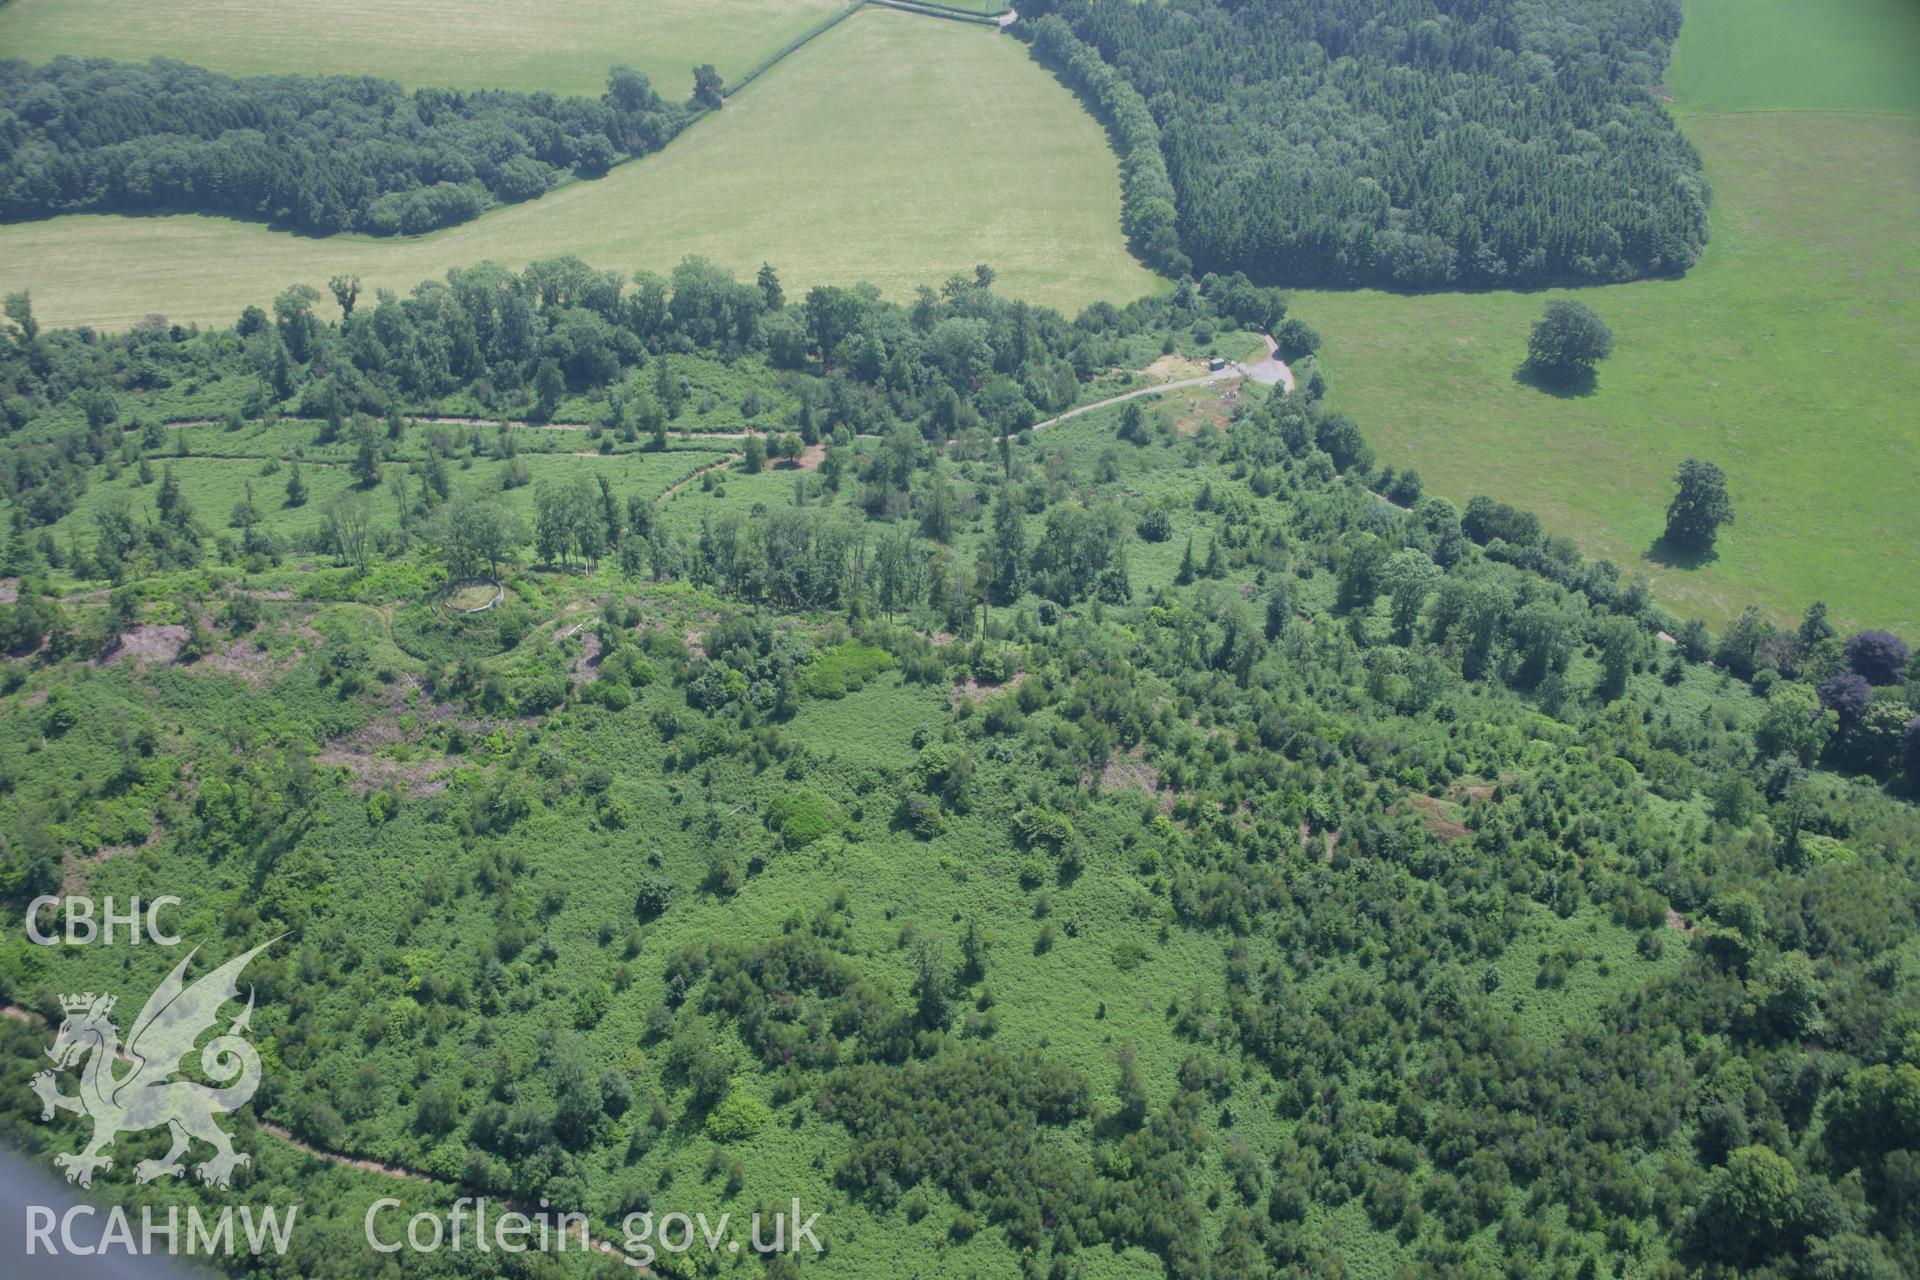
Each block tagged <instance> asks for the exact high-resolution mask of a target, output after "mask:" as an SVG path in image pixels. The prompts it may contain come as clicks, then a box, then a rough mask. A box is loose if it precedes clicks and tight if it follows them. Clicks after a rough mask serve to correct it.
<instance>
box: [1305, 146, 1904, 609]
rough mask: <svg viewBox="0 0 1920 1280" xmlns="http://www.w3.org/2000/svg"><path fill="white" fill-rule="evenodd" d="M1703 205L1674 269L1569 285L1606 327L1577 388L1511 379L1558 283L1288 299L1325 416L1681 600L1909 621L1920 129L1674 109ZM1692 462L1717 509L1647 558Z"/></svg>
mask: <svg viewBox="0 0 1920 1280" xmlns="http://www.w3.org/2000/svg"><path fill="white" fill-rule="evenodd" d="M1687 131H1688V133H1689V135H1690V136H1691V137H1692V138H1693V140H1694V141H1695V143H1696V144H1697V145H1698V146H1699V147H1700V148H1701V150H1702V152H1703V154H1704V155H1705V157H1706V160H1707V172H1708V174H1709V175H1710V176H1711V177H1712V179H1713V181H1714V186H1715V190H1716V202H1715V206H1714V212H1713V220H1714V231H1713V237H1712V239H1711V240H1710V241H1709V243H1708V245H1707V251H1706V253H1705V255H1704V256H1703V257H1702V259H1701V261H1700V263H1699V265H1697V266H1696V267H1694V269H1693V270H1692V271H1690V272H1688V273H1687V275H1686V277H1685V278H1684V279H1680V280H1673V281H1642V282H1638V283H1634V284H1628V285H1617V286H1611V287H1607V288H1602V289H1586V290H1581V291H1579V292H1578V293H1577V295H1568V296H1577V297H1578V298H1579V299H1580V301H1582V302H1585V303H1586V304H1587V305H1588V306H1590V307H1592V308H1593V309H1594V310H1595V311H1596V312H1598V313H1599V315H1600V317H1601V318H1602V319H1603V320H1605V321H1606V322H1607V324H1608V325H1609V326H1611V327H1612V329H1613V334H1614V343H1615V346H1614V355H1613V358H1612V359H1611V360H1609V361H1607V362H1605V363H1604V364H1602V365H1601V366H1600V371H1599V378H1598V383H1597V386H1596V388H1595V389H1594V391H1593V393H1592V394H1591V395H1584V396H1569V397H1558V396H1554V395H1549V394H1546V393H1545V392H1542V391H1540V390H1537V389H1535V388H1534V387H1532V386H1529V385H1527V384H1525V383H1522V382H1520V381H1517V380H1516V379H1515V378H1514V377H1513V373H1514V370H1515V368H1516V367H1517V366H1518V365H1519V364H1520V362H1521V361H1522V360H1523V359H1524V358H1525V355H1526V341H1527V332H1528V329H1529V328H1530V326H1531V325H1532V323H1533V321H1534V320H1535V319H1536V318H1537V317H1538V316H1539V314H1540V311H1541V308H1542V307H1543V306H1544V305H1545V303H1546V302H1547V301H1548V299H1549V298H1551V297H1557V296H1563V295H1561V294H1559V293H1552V294H1530V293H1486V294H1432V295H1426V296H1419V297H1408V296H1400V295H1394V294H1386V293H1379V292H1371V291H1368V292H1355V293H1302V294H1300V295H1298V296H1297V297H1296V299H1295V304H1296V307H1297V310H1298V313H1299V314H1300V315H1302V316H1304V317H1305V318H1306V319H1307V320H1308V322H1309V323H1311V324H1312V325H1314V327H1315V328H1317V329H1319V330H1320V331H1321V333H1322V334H1324V335H1325V337H1326V347H1325V349H1324V351H1323V353H1322V357H1321V359H1322V366H1323V368H1325V369H1326V371H1327V376H1328V382H1329V385H1330V391H1329V397H1330V399H1331V402H1332V404H1333V406H1334V407H1336V408H1338V409H1341V410H1343V411H1345V412H1347V413H1349V414H1350V415H1352V416H1353V418H1354V419H1355V420H1356V421H1357V422H1359V423H1360V424H1361V426H1362V427H1363V428H1365V430H1366V433H1367V436H1368V438H1369V440H1371V441H1372V443H1373V444H1374V446H1375V448H1376V449H1378V450H1379V452H1380V456H1381V459H1382V461H1383V462H1386V463H1391V464H1394V465H1397V466H1400V467H1403V468H1404V467H1409V466H1411V467H1414V468H1416V469H1418V470H1419V472H1420V475H1421V477H1422V479H1424V480H1425V481H1426V484H1427V488H1428V490H1429V491H1430V492H1433V493H1438V494H1441V495H1444V496H1446V497H1449V498H1452V499H1454V500H1455V501H1456V502H1464V501H1465V499H1467V498H1468V497H1470V496H1472V495H1473V494H1477V493H1485V494H1490V495H1492V496H1495V497H1498V498H1501V499H1503V500H1505V501H1509V502H1513V503H1516V504H1518V505H1521V506H1524V507H1528V508H1531V509H1532V510H1534V511H1537V512H1538V513H1539V515H1540V517H1541V518H1542V519H1543V520H1544V521H1545V522H1546V524H1547V526H1548V527H1549V528H1550V529H1553V530H1555V531H1558V532H1561V533H1565V534H1568V535H1570V536H1572V537H1574V538H1576V539H1577V540H1578V541H1579V542H1580V543H1581V545H1582V546H1583V547H1584V548H1585V549H1586V550H1587V551H1589V552H1590V553H1592V554H1595V555H1603V556H1607V557H1609V558H1611V559H1613V560H1614V561H1616V562H1617V563H1619V564H1620V565H1621V566H1622V567H1623V568H1624V569H1626V570H1627V571H1628V572H1637V573H1645V574H1647V575H1648V576H1649V577H1650V578H1651V579H1652V580H1653V582H1654V585H1655V587H1656V589H1657V591H1658V594H1659V595H1660V597H1661V598H1662V599H1663V600H1665V601H1666V602H1668V603H1669V604H1670V605H1671V606H1673V607H1674V608H1676V609H1678V610H1680V611H1682V612H1683V613H1687V614H1693V615H1698V616H1701V617H1704V618H1706V619H1707V620H1708V621H1710V622H1715V623H1718V622H1724V621H1725V620H1726V619H1727V618H1728V617H1730V616H1731V615H1733V614H1735V613H1738V612H1739V611H1740V610H1741V609H1742V608H1743V607H1745V605H1746V604H1747V603H1748V602H1750V601H1753V602H1758V603H1760V604H1761V605H1762V606H1763V607H1765V608H1767V609H1768V610H1769V611H1771V612H1772V613H1773V614H1774V615H1776V616H1777V617H1779V618H1781V619H1787V618H1789V617H1791V616H1793V615H1796V614H1798V613H1799V612H1800V611H1801V610H1803V609H1804V608H1805V607H1806V606H1807V604H1808V603H1810V602H1811V601H1813V600H1814V599H1816V598H1819V599H1825V600H1826V601H1827V603H1828V604H1829V605H1831V606H1832V608H1833V610H1834V612H1835V614H1836V615H1837V616H1838V617H1840V618H1842V619H1844V620H1845V621H1846V622H1848V623H1849V624H1859V625H1869V624H1871V625H1876V626H1886V627H1892V628H1895V629H1896V630H1901V631H1905V632H1908V633H1911V632H1912V631H1914V630H1915V628H1916V627H1920V579H1916V578H1915V577H1914V576H1913V575H1911V574H1898V573H1889V572H1887V571H1886V557H1887V556H1888V555H1889V554H1890V552H1891V550H1892V549H1893V548H1895V547H1899V546H1906V545H1911V544H1912V542H1913V540H1914V538H1915V537H1916V536H1920V504H1916V503H1915V501H1914V499H1913V495H1914V493H1915V484H1916V481H1920V439H1917V438H1916V429H1915V422H1916V417H1915V411H1914V405H1915V403H1916V402H1917V400H1920V302H1916V299H1920V231H1916V228H1920V120H1914V119H1909V118H1903V117H1899V116H1862V115H1839V114H1831V113H1811V112H1809V113H1791V114H1777V115H1771V114H1769V115H1753V114H1715V115H1697V116H1691V117H1689V118H1688V120H1687ZM1689 455H1697V456H1699V457H1703V458H1707V459H1710V460H1711V461H1713V462H1715V463H1717V464H1719V465H1720V466H1721V467H1722V468H1724V469H1725V471H1726V473H1727V476H1728V484H1729V487H1730V489H1731V492H1732V496H1733V502H1734V506H1735V508H1736V511H1737V513H1738V514H1737V523H1735V524H1734V525H1733V526H1732V527H1731V528H1729V529H1727V530H1725V531H1724V532H1723V533H1722V534H1721V537H1720V542H1719V552H1718V556H1717V558H1715V559H1714V560H1713V561H1711V562H1710V563H1708V564H1705V565H1702V566H1700V567H1697V568H1690V569H1687V568H1678V567H1671V566H1668V565H1663V564H1661V563H1658V562H1657V561H1655V560H1653V559H1651V558H1650V549H1651V547H1652V545H1653V542H1654V540H1655V539H1656V538H1658V537H1659V536H1660V532H1661V529H1662V527H1663V525H1664V521H1665V510H1666V503H1667V499H1668V498H1669V497H1671V496H1672V491H1673V484H1672V476H1673V474H1674V472H1675V470H1676V469H1677V468H1678V466H1679V464H1680V462H1681V460H1682V459H1684V458H1686V457H1687V456H1689Z"/></svg>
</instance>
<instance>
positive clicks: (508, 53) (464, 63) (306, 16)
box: [0, 0, 846, 98]
mask: <svg viewBox="0 0 1920 1280" xmlns="http://www.w3.org/2000/svg"><path fill="white" fill-rule="evenodd" d="M845 2H846V0H625V2H624V3H623V2H622V0H408V2H407V3H405V4H382V3H379V0H316V2H315V3H311V4H301V5H258V4H248V3H245V2H244V0H13V3H11V4H8V5H6V6H4V7H0V51H4V53H5V55H6V56H7V57H10V58H25V59H27V60H28V61H31V62H44V61H46V60H47V59H48V58H52V57H55V56H56V55H59V54H71V55H74V56H76V57H94V58H118V59H120V60H121V61H123V62H145V61H146V60H147V59H148V58H174V59H178V60H179V61H181V62H190V63H193V64H195V65H196V66H203V67H208V68H210V69H212V70H214V71H221V72H225V73H226V74H228V75H267V74H300V75H326V74H338V75H369V76H383V77H386V78H388V79H392V80H398V81H400V82H401V83H402V84H406V85H410V86H422V85H443V86H447V87H450V88H457V89H521V90H527V91H532V90H538V89H547V90H551V91H552V92H554V93H577V94H586V95H589V96H594V97H597V96H599V94H600V93H601V92H602V91H603V90H604V89H605V88H606V79H607V68H608V67H611V66H614V65H616V64H621V63H624V64H626V65H628V66H631V67H634V68H636V69H638V70H640V71H642V72H644V73H645V74H646V76H647V77H648V78H649V79H650V80H652V81H653V84H654V87H655V88H656V89H658V90H659V91H660V92H661V93H662V94H664V95H665V96H667V97H669V98H685V97H687V96H688V95H690V94H691V93H692V92H693V68H694V67H696V66H698V65H699V64H701V63H704V62H711V63H712V64H713V65H714V67H715V68H716V69H717V70H718V71H719V72H720V74H721V76H722V77H724V78H725V79H726V80H728V81H729V82H730V81H732V80H733V78H734V77H735V76H738V75H740V74H741V73H743V72H745V71H747V70H748V69H749V68H751V67H752V66H753V65H754V64H755V63H757V62H759V61H760V60H761V59H762V58H765V57H767V56H769V55H771V54H772V53H774V52H775V51H776V50H778V49H779V48H780V47H781V46H782V45H784V44H786V43H787V42H788V41H790V40H793V39H795V38H796V37H798V36H800V35H801V34H803V33H804V32H805V31H806V30H807V28H809V27H811V26H813V25H814V24H815V23H817V22H820V21H822V20H823V19H825V18H827V17H828V16H830V15H831V14H832V13H833V12H834V11H835V10H837V9H839V8H841V7H842V6H843V5H844V4H845Z"/></svg>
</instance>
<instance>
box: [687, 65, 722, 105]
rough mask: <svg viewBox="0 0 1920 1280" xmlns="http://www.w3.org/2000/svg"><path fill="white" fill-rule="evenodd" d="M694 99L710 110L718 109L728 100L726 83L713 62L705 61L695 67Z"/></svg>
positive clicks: (695, 102) (696, 103)
mask: <svg viewBox="0 0 1920 1280" xmlns="http://www.w3.org/2000/svg"><path fill="white" fill-rule="evenodd" d="M693 101H694V104H695V105H696V106H701V107H705V108H707V109H708V110H709V111H718V110H719V109H720V108H721V106H722V105H723V104H724V103H725V102H726V96H725V83H724V82H723V81H722V80H721V79H720V73H719V72H718V71H715V70H714V69H713V64H712V63H711V62H703V63H701V64H700V65H699V66H697V67H695V68H694V69H693Z"/></svg>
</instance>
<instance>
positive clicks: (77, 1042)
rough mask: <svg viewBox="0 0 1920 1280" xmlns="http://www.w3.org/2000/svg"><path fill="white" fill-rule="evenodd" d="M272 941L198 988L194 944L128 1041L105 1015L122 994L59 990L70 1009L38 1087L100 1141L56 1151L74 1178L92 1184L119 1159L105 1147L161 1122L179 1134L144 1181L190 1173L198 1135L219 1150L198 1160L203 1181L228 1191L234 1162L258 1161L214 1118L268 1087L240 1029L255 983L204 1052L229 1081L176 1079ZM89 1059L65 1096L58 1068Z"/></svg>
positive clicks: (140, 1169) (140, 1176)
mask: <svg viewBox="0 0 1920 1280" xmlns="http://www.w3.org/2000/svg"><path fill="white" fill-rule="evenodd" d="M276 941H277V939H276ZM272 945H273V943H272V942H264V943H262V944H261V945H259V946H257V947H255V948H254V949H253V950H251V951H249V952H247V953H246V954H245V955H242V956H238V957H236V958H234V959H232V960H229V961H227V963H225V964H223V965H221V966H220V967H219V968H218V969H215V970H214V971H213V972H212V973H210V974H208V975H207V976H206V977H204V978H201V979H200V980H199V981H198V982H195V983H194V984H193V985H192V986H191V987H189V986H187V985H186V984H185V982H184V981H183V980H182V975H183V974H185V973H186V970H187V964H188V962H190V961H191V960H192V959H193V957H194V954H195V952H197V951H198V950H199V948H198V947H195V948H194V949H193V951H189V952H188V953H187V955H186V958H185V959H183V960H181V961H180V963H179V964H177V965H175V966H174V970H173V972H172V973H170V974H168V975H167V977H166V980H165V981H164V982H162V983H161V984H160V985H159V987H158V988H156V989H155V990H154V993H153V995H152V996H150V997H148V999H147V1003H146V1007H145V1008H143V1009H141V1010H140V1016H139V1017H138V1018H137V1019H135V1020H134V1024H133V1032H132V1034H130V1035H129V1036H128V1037H127V1042H126V1045H125V1046H124V1047H122V1046H121V1044H120V1029H119V1028H118V1027H116V1026H115V1025H114V1024H113V1021H112V1020H111V1019H110V1018H109V1017H108V1016H107V1015H108V1014H109V1013H111V1012H112V1011H113V1005H114V997H112V996H110V995H99V996H96V995H95V994H94V993H93V992H91V991H89V992H87V993H86V994H85V995H78V996H61V997H60V1006H61V1008H63V1009H64V1010H66V1015H67V1016H66V1020H65V1021H63V1022H62V1023H61V1024H60V1031H59V1034H58V1035H56V1036H55V1037H54V1041H53V1048H51V1049H48V1050H47V1056H48V1057H49V1058H52V1059H53V1061H54V1070H53V1071H42V1072H39V1073H38V1074H36V1075H35V1076H34V1077H33V1091H34V1092H35V1093H37V1094H39V1095H40V1102H41V1106H42V1109H41V1112H40V1118H41V1119H42V1120H51V1119H53V1114H54V1112H55V1111H56V1110H58V1111H72V1112H75V1113H76V1114H79V1115H84V1116H90V1117H91V1118H92V1119H93V1140H92V1141H91V1142H89V1143H87V1146H86V1149H85V1150H84V1151H82V1152H80V1153H79V1154H78V1155H68V1154H64V1153H63V1154H60V1155H56V1156H55V1157H54V1158H53V1162H54V1164H56V1165H57V1166H59V1167H60V1168H62V1169H64V1170H66V1173H67V1181H68V1182H73V1183H78V1184H79V1185H80V1186H83V1187H88V1186H92V1185H93V1174H94V1170H96V1169H111V1168H113V1159H112V1157H110V1156H105V1155H102V1154H101V1152H102V1151H103V1150H104V1149H105V1148H106V1147H107V1146H108V1145H110V1144H111V1143H112V1142H113V1139H114V1137H115V1136H116V1135H118V1134H121V1133H125V1132H129V1131H138V1130H141V1129H154V1128H158V1127H159V1126H161V1125H165V1126H167V1128H168V1129H169V1130H171V1131H172V1133H173V1148H172V1150H170V1151H168V1152H167V1154H166V1155H165V1156H164V1157H162V1158H161V1159H158V1160H142V1161H141V1162H140V1163H139V1164H138V1165H136V1166H135V1167H134V1180H135V1181H137V1182H151V1181H153V1180H154V1179H155V1178H158V1177H160V1176H161V1175H163V1174H166V1175H171V1176H173V1177H176V1178H178V1177H182V1176H184V1175H185V1173H186V1169H185V1167H184V1166H183V1165H182V1164H181V1163H180V1157H181V1156H183V1155H185V1154H186V1152H187V1148H188V1147H189V1146H191V1145H192V1139H194V1138H198V1139H200V1140H201V1141H202V1142H206V1143H210V1144H211V1145H212V1146H213V1148H214V1154H213V1157H212V1158H211V1159H209V1160H207V1161H205V1162H203V1163H202V1164H200V1165H197V1166H196V1167H195V1172H197V1173H198V1174H199V1175H200V1179H201V1181H203V1182H208V1183H212V1184H213V1185H214V1186H217V1187H221V1188H225V1187H227V1186H228V1185H229V1183H230V1182H231V1180H232V1178H233V1171H234V1169H235V1168H237V1167H239V1166H242V1165H247V1164H251V1163H252V1162H253V1157H251V1156H249V1155H247V1154H245V1153H244V1152H237V1151H235V1150H234V1149H233V1137H232V1135H231V1134H229V1133H227V1132H226V1131H225V1130H224V1129H222V1128H220V1126H219V1125H217V1124H215V1123H214V1117H215V1116H218V1115H222V1114H224V1113H226V1112H229V1111H232V1110H234V1109H235V1108H236V1107H240V1106H243V1105H245V1103H246V1101H247V1099H248V1098H251V1097H252V1096H253V1091H254V1090H255V1089H257V1088H259V1087H260V1055H259V1053H258V1052H256V1051H255V1049H254V1047H253V1046H252V1045H251V1044H249V1043H247V1041H246V1039H245V1037H244V1036H242V1035H241V1034H240V1033H241V1032H243V1031H246V1030H247V1022H248V1019H250V1018H251V1017H252V1016H253V992H252V989H251V988H249V990H248V992H247V1007H246V1008H245V1009H243V1010H242V1011H241V1012H240V1014H239V1016H237V1017H236V1018H234V1020H233V1021H232V1023H231V1024H230V1025H229V1026H228V1027H227V1030H226V1032H225V1033H224V1034H222V1035H220V1036H216V1037H215V1038H214V1039H212V1040H210V1041H208V1042H207V1046H206V1048H204V1049H202V1050H201V1051H200V1067H201V1069H202V1070H203V1071H205V1072H206V1074H207V1077H208V1078H209V1079H212V1080H217V1081H223V1082H226V1085H225V1087H224V1088H215V1087H213V1086H211V1085H204V1084H200V1083H197V1082H195V1081H192V1080H185V1079H176V1078H175V1077H176V1076H177V1075H178V1074H179V1073H180V1072H181V1070H182V1067H181V1062H182V1060H183V1059H184V1058H185V1057H186V1056H187V1054H189V1053H191V1052H192V1051H193V1042H194V1041H195V1040H197V1039H199V1038H200V1035H201V1033H202V1032H204V1031H206V1030H207V1028H209V1027H211V1026H213V1025H214V1023H215V1022H216V1021H218V1019H219V1016H220V1007H221V1006H222V1005H224V1004H226V1003H227V1001H229V1000H235V999H238V998H239V994H240V992H239V987H238V985H237V980H238V978H239V976H240V971H241V970H242V969H244V968H246V966H247V962H248V961H249V960H251V959H253V958H254V957H255V956H257V955H259V954H260V953H261V952H262V951H265V950H266V949H267V948H268V947H270V946H272ZM89 1054H90V1055H92V1056H90V1057H89V1056H88V1055H89ZM82 1058H86V1065H85V1066H84V1067H82V1068H81V1071H80V1093H79V1095H78V1096H74V1095H72V1094H65V1093H61V1092H60V1088H59V1085H58V1084H57V1083H56V1072H59V1071H65V1070H66V1069H67V1068H68V1067H72V1066H74V1065H75V1064H77V1063H79V1062H80V1060H81V1059H82ZM119 1061H124V1062H125V1063H126V1064H127V1066H128V1069H127V1071H126V1072H125V1073H124V1074H117V1073H116V1062H119Z"/></svg>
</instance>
